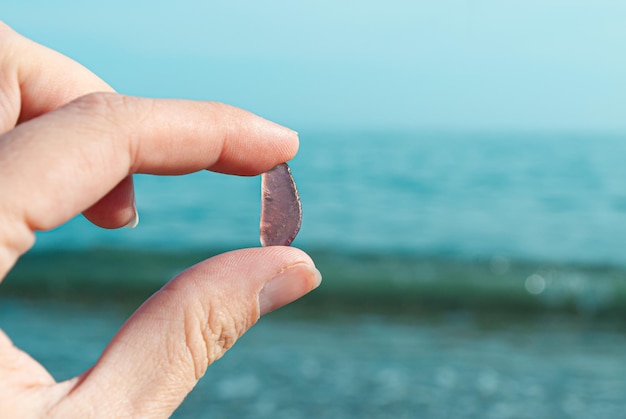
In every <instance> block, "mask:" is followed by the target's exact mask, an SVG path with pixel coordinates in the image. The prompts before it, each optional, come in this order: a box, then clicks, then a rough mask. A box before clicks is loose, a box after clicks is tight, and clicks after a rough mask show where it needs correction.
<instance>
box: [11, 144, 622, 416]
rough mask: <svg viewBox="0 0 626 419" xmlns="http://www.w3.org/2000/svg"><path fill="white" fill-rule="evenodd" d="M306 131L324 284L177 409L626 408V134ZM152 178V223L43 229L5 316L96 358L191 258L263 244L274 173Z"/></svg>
mask: <svg viewBox="0 0 626 419" xmlns="http://www.w3.org/2000/svg"><path fill="white" fill-rule="evenodd" d="M301 141H302V145H301V152H300V154H299V155H298V157H297V158H296V159H295V160H294V161H293V162H292V169H293V173H294V176H295V178H296V182H297V184H298V187H299V189H300V192H301V195H302V201H303V209H304V219H303V226H302V230H301V234H300V235H299V236H298V238H297V239H296V241H295V243H294V245H296V246H298V247H301V248H303V249H305V250H307V251H309V252H310V253H311V255H312V256H313V258H314V259H315V260H316V263H317V264H318V267H319V268H320V270H321V271H322V273H323V275H324V283H323V286H322V287H321V288H320V289H319V290H316V292H314V293H313V294H312V295H310V296H308V297H306V298H305V299H304V300H303V301H301V302H299V303H297V304H294V305H293V306H292V307H289V308H287V309H284V310H281V311H279V312H278V313H275V314H273V315H272V316H270V317H268V318H267V319H263V320H262V321H261V323H260V324H259V325H258V326H256V327H255V328H254V329H253V330H252V331H251V332H250V334H249V335H247V336H245V337H244V338H243V339H242V341H241V342H239V343H238V344H237V345H235V348H234V349H233V350H232V352H231V353H229V354H228V355H227V356H226V357H225V358H224V359H223V360H220V361H219V362H218V363H216V365H214V366H213V367H212V368H211V369H209V372H208V374H207V377H205V378H204V379H203V380H202V381H201V382H200V383H199V385H198V387H197V388H196V389H195V390H194V391H193V392H192V394H191V395H190V396H189V397H188V399H187V400H186V401H185V403H184V404H183V406H182V407H181V409H180V410H179V411H178V412H177V414H176V416H177V417H181V418H182V417H242V418H243V417H255V418H259V417H260V418H263V417H267V418H270V417H271V418H276V417H285V418H287V417H289V418H298V417H302V418H305V417H326V418H352V417H372V418H387V417H389V418H392V417H393V418H396V417H399V418H401V417H406V418H412V417H433V418H452V417H454V418H464V417H467V418H472V417H488V418H525V417H528V418H537V417H546V418H586V417H590V416H592V415H595V416H597V417H619V414H620V412H623V411H624V410H626V403H625V402H624V401H623V394H626V378H624V377H625V376H626V369H625V367H624V365H626V363H625V362H624V361H625V360H626V358H625V357H624V355H623V348H624V345H625V344H626V333H624V332H625V330H626V329H625V327H626V323H624V318H625V316H626V252H625V249H626V246H624V244H625V242H624V237H626V187H624V179H626V167H625V166H624V165H623V163H622V161H623V159H622V158H621V157H622V156H624V155H626V141H624V138H622V137H619V136H610V135H593V136H592V135H587V136H583V135H566V134H550V135H546V134H544V135H538V134H532V133H526V134H517V135H512V134H495V133H491V134H479V133H441V132H439V133H437V132H413V133H383V132H378V133H372V132H369V133H365V132H364V133H359V132H329V133H322V132H310V133H308V132H301ZM136 183H137V205H138V209H139V212H140V214H141V222H140V225H139V227H138V228H137V229H135V230H124V231H105V230H100V229H97V228H95V227H93V226H91V225H89V224H88V223H87V222H86V221H85V220H84V219H82V218H80V217H79V218H77V219H75V220H73V221H72V222H70V223H69V224H68V225H66V226H64V227H61V228H59V229H57V230H55V231H52V232H47V233H42V234H40V235H39V236H38V242H37V244H36V246H35V248H34V249H33V251H32V252H31V253H29V254H28V255H27V256H25V257H24V258H23V259H22V260H21V261H20V262H19V263H18V265H17V266H16V268H15V269H14V271H13V272H12V274H11V275H10V276H9V277H8V278H7V279H6V281H5V282H4V283H3V284H2V286H1V287H0V302H1V303H0V327H2V328H3V329H5V330H6V331H7V333H8V334H9V335H10V336H11V337H12V338H13V339H14V341H15V343H16V344H17V345H18V346H20V347H23V348H24V349H27V350H28V351H30V352H31V353H33V354H34V356H35V357H36V358H37V359H39V360H41V362H43V363H44V365H46V366H47V367H48V368H49V369H50V370H51V371H52V373H53V374H54V376H55V377H57V378H59V379H63V378H67V377H70V376H72V375H75V374H77V373H79V372H81V371H82V370H84V369H85V368H88V367H89V366H90V365H91V364H92V363H93V362H95V360H96V359H97V356H98V354H99V352H100V351H101V350H102V348H103V347H104V346H105V345H106V342H107V341H108V339H110V337H111V336H112V335H113V333H114V332H115V330H116V329H117V328H118V327H119V326H120V325H121V324H122V322H123V321H124V319H125V318H126V317H127V316H128V315H129V314H130V313H131V312H132V311H133V310H134V308H135V307H137V306H138V305H139V304H140V302H141V301H142V300H143V299H145V298H147V297H148V296H149V295H150V294H151V293H152V292H154V291H155V290H156V289H158V288H159V287H160V286H161V285H162V284H163V283H165V282H166V281H167V280H168V279H169V278H171V277H172V276H173V275H175V274H176V273H177V272H179V271H180V270H182V269H184V268H185V267H186V266H189V265H190V264H193V263H195V262H197V261H199V260H202V259H203V258H206V257H209V256H211V255H213V254H215V253H218V252H221V251H224V250H228V249H232V248H237V247H243V246H257V245H258V223H259V199H260V191H259V186H260V181H259V179H258V178H257V177H252V178H237V177H227V176H224V175H218V174H212V173H208V172H206V173H198V174H195V175H191V176H185V177H175V178H157V177H150V176H138V177H137V178H136ZM59 331H62V333H59ZM77 347H80V348H82V349H83V350H81V351H76V350H75V349H76V348H77Z"/></svg>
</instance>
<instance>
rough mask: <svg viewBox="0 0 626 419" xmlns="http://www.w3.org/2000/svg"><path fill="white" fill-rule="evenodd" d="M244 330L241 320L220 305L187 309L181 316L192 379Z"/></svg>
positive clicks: (222, 353) (220, 354) (216, 358)
mask: <svg viewBox="0 0 626 419" xmlns="http://www.w3.org/2000/svg"><path fill="white" fill-rule="evenodd" d="M244 330H245V326H244V325H243V322H242V321H240V320H238V317H237V316H235V315H234V313H232V312H231V311H229V310H228V309H225V308H224V306H222V305H210V306H208V307H207V306H202V307H199V308H198V309H191V310H188V313H187V314H186V316H185V345H186V347H187V352H188V353H189V356H190V358H191V361H192V363H193V368H194V374H195V379H196V380H198V379H200V377H202V376H203V375H204V373H205V371H206V369H207V367H208V366H209V365H211V364H212V363H213V362H214V361H216V360H218V359H219V358H221V357H222V355H224V353H225V352H226V351H228V349H230V348H231V347H232V346H233V345H234V344H235V342H236V341H237V339H238V338H239V337H240V336H241V334H242V333H243V331H244Z"/></svg>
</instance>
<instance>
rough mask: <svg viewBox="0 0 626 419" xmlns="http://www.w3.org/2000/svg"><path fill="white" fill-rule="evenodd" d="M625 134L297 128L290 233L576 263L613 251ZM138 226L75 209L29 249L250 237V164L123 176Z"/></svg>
mask: <svg viewBox="0 0 626 419" xmlns="http://www.w3.org/2000/svg"><path fill="white" fill-rule="evenodd" d="M624 155H626V138H625V136H619V135H613V136H611V135H574V134H571V135H568V134H534V133H523V134H496V133H487V134H480V133H441V132H408V133H394V132H389V133H386V132H376V133H372V132H366V133H359V132H328V133H321V132H313V133H307V132H302V133H301V148H300V153H299V154H298V156H297V157H296V158H295V159H294V161H293V162H292V168H293V173H294V176H295V178H296V182H297V184H298V187H299V190H300V193H301V195H302V201H303V209H304V220H303V226H302V230H301V233H300V235H299V236H298V238H297V241H296V243H295V245H298V246H300V247H303V248H309V249H311V248H316V249H331V250H333V251H335V250H341V251H356V252H363V251H367V252H382V253H394V252H404V253H410V254H417V255H428V256H434V255H445V256H464V257H493V256H502V257H507V258H512V259H531V260H539V261H561V262H576V263H581V262H583V263H601V264H602V263H611V264H620V265H623V264H624V263H626V252H625V251H624V244H626V241H625V238H626V186H625V185H624V179H626V165H624V164H623V156H624ZM136 183H137V205H138V209H139V212H140V214H141V225H140V227H139V228H138V229H136V230H134V231H121V232H120V231H113V232H111V231H104V230H99V229H96V228H90V227H87V224H88V223H87V222H86V221H84V220H81V219H77V220H76V221H74V222H72V223H70V224H69V225H68V226H65V227H62V228H60V229H58V230H57V231H54V232H52V233H46V234H42V235H41V236H40V237H39V243H38V245H37V246H38V249H42V250H45V249H51V248H59V247H63V248H82V247H84V246H108V245H110V244H115V245H124V246H130V247H135V246H136V247H141V248H159V249H166V250H167V249H169V250H172V249H180V248H194V249H203V248H215V247H240V246H255V245H258V234H257V233H258V231H257V230H258V222H259V201H260V192H259V183H260V180H259V178H258V177H254V178H237V177H230V176H225V175H219V174H212V173H208V172H207V173H198V174H195V175H190V176H184V177H178V178H176V177H175V178H163V177H152V176H137V177H136Z"/></svg>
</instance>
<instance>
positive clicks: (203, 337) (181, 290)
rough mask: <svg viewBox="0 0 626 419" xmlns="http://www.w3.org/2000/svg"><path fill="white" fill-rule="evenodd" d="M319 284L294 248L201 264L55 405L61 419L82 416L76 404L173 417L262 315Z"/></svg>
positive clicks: (172, 285)
mask: <svg viewBox="0 0 626 419" xmlns="http://www.w3.org/2000/svg"><path fill="white" fill-rule="evenodd" d="M320 281H321V276H320V273H319V272H318V271H317V269H315V267H314V264H313V261H312V260H311V259H310V258H309V257H308V256H307V255H306V254H305V253H304V252H302V251H300V250H298V249H295V248H290V247H265V248H257V249H244V250H237V251H233V252H229V253H224V254H222V255H219V256H216V257H213V258H211V259H209V260H206V261H204V262H201V263H199V264H197V265H195V266H193V267H191V268H189V269H188V270H186V271H185V272H183V273H182V274H180V275H179V276H178V277H176V278H175V279H173V280H172V281H170V282H169V283H168V284H167V285H166V286H165V287H163V288H162V289H161V290H160V291H158V292H157V293H156V294H154V295H153V296H152V297H151V298H150V299H149V300H148V301H146V302H145V303H144V304H143V305H142V306H141V307H140V308H139V309H138V310H137V311H136V312H135V313H134V314H133V315H132V316H131V318H130V319H129V320H128V321H127V322H126V324H124V326H123V327H122V328H121V329H120V331H119V332H118V333H117V335H116V336H115V337H114V338H113V340H112V341H111V342H110V344H109V346H108V347H107V348H106V349H105V351H104V353H103V354H102V356H101V358H100V359H99V360H98V362H97V364H96V365H95V366H94V367H93V368H91V369H90V370H89V371H87V372H86V373H84V374H83V375H82V376H80V377H77V378H75V379H74V380H75V384H74V385H73V386H68V387H71V389H70V390H69V392H68V395H67V397H66V398H65V400H64V401H63V402H61V403H59V404H58V405H57V406H56V408H58V409H60V412H59V413H61V415H60V416H61V417H64V415H63V414H62V413H65V412H64V408H67V409H71V410H68V412H71V413H73V414H74V415H75V414H76V413H77V406H78V408H79V409H80V410H84V412H86V413H88V414H89V413H91V414H93V413H96V415H97V416H108V417H128V416H138V417H154V416H159V417H161V416H168V415H170V414H171V413H172V412H173V411H174V410H175V409H176V408H177V407H178V406H179V405H180V403H181V402H182V401H183V399H184V398H185V396H186V395H187V394H188V393H189V392H190V391H191V389H192V388H193V387H194V386H195V384H196V382H197V381H198V380H199V379H200V377H202V375H204V372H205V370H206V368H207V367H208V366H209V365H210V364H211V363H212V362H213V361H215V360H217V359H219V358H220V357H221V356H222V355H223V354H224V353H225V352H226V351H227V350H228V349H229V348H230V347H231V346H232V345H233V344H234V343H235V341H236V340H237V339H238V338H239V337H240V336H241V335H242V334H243V333H244V332H246V330H248V329H249V328H250V327H251V326H252V325H253V324H254V323H255V322H256V321H257V319H258V318H259V316H260V315H263V314H265V313H267V312H269V311H272V310H274V309H276V308H278V307H281V306H283V305H285V304H288V303H289V302H291V301H293V300H295V299H297V298H299V297H301V296H303V295H304V294H306V293H307V292H309V291H311V290H312V289H314V288H315V287H317V286H318V285H319V283H320ZM104 395H106V396H104ZM103 396H104V397H106V398H108V399H109V400H103ZM94 409H105V411H98V412H94ZM80 410H79V411H80Z"/></svg>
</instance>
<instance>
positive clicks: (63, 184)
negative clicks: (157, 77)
mask: <svg viewBox="0 0 626 419" xmlns="http://www.w3.org/2000/svg"><path fill="white" fill-rule="evenodd" d="M297 149H298V137H297V134H296V133H295V132H293V131H291V130H289V129H287V128H284V127H281V126H279V125H276V124H274V123H272V122H269V121H267V120H265V119H262V118H260V117H258V116H255V115H253V114H251V113H248V112H246V111H243V110H241V109H237V108H234V107H230V106H227V105H223V104H219V103H211V102H197V101H184V100H155V99H141V98H135V97H127V96H122V95H118V94H117V93H115V92H113V89H112V88H111V87H109V86H108V85H107V84H106V83H105V82H104V81H102V80H101V79H99V78H98V77H97V76H95V75H94V74H93V73H91V72H90V71H88V70H87V69H85V68H84V67H82V66H81V65H80V64H78V63H76V62H74V61H72V60H71V59H69V58H67V57H65V56H63V55H61V54H58V53H56V52H54V51H52V50H50V49H47V48H45V47H43V46H41V45H39V44H36V43H34V42H32V41H30V40H28V39H26V38H24V37H22V36H21V35H19V34H17V33H16V32H14V31H13V30H12V29H11V28H9V27H8V26H6V25H5V24H3V23H2V22H0V279H1V278H4V277H5V276H6V274H7V273H8V272H9V270H10V269H11V268H12V267H13V265H14V264H15V262H16V261H17V259H18V258H19V257H20V256H21V255H22V254H24V253H25V252H26V251H28V249H30V248H31V247H32V245H33V244H34V240H35V238H34V237H35V236H34V233H35V232H36V231H44V230H49V229H51V228H54V227H56V226H59V225H61V224H63V223H64V222H66V221H68V220H69V219H71V218H72V217H74V216H76V215H78V214H80V213H82V214H83V215H84V216H85V217H86V218H87V219H89V220H90V221H91V222H92V223H94V224H96V225H98V226H100V227H103V228H119V227H122V226H125V225H129V224H130V225H132V224H134V220H135V219H136V214H137V213H136V206H135V199H134V192H133V182H132V177H131V175H132V174H133V173H149V174H156V175H174V174H176V175H178V174H186V173H191V172H195V171H200V170H205V169H209V170H212V171H217V172H221V173H228V174H236V175H255V174H260V173H263V172H265V171H267V170H268V169H270V168H272V167H273V166H275V165H276V164H278V163H282V162H285V161H287V160H289V159H291V158H292V157H293V156H294V155H295V153H296V152H297ZM85 280H89V279H88V278H85ZM320 280H321V276H320V274H319V272H318V271H317V269H316V268H315V265H314V263H313V261H312V260H311V258H310V257H309V256H308V255H306V254H305V253H304V252H302V251H300V250H298V249H295V248H289V247H279V246H276V247H267V248H255V249H240V250H236V251H232V252H228V253H224V254H222V255H219V256H216V257H213V258H211V259H208V260H205V261H203V262H201V263H199V264H197V265H195V266H193V267H190V268H189V269H187V270H186V271H185V272H183V273H181V274H180V275H178V276H177V277H176V278H174V279H172V280H171V281H170V282H169V283H167V284H166V285H165V286H164V287H163V288H162V289H161V290H160V291H159V292H157V293H156V294H155V295H153V296H152V297H151V298H150V299H148V300H147V301H146V302H145V303H144V304H143V305H142V306H141V307H140V308H139V309H138V310H137V311H136V312H135V313H134V314H133V315H132V316H131V317H130V318H129V319H128V320H127V322H126V323H125V324H124V326H123V327H122V328H121V329H120V330H119V331H118V333H117V334H116V335H115V337H114V338H113V339H112V340H111V342H110V343H109V344H108V346H107V347H106V349H105V350H104V352H103V353H102V355H101V357H100V358H99V359H98V360H94V362H95V364H94V366H93V367H92V368H90V369H89V370H87V371H85V372H84V373H83V374H81V375H80V376H77V377H75V378H73V379H70V380H67V381H63V382H56V381H55V380H54V379H53V377H51V376H50V374H49V373H48V372H47V371H46V370H45V368H44V367H43V366H42V365H40V364H39V363H38V362H37V361H35V360H34V359H32V358H31V357H30V356H29V355H28V354H26V353H25V352H23V351H21V350H20V349H18V348H17V347H15V346H14V345H13V343H12V342H11V340H10V339H9V337H8V336H6V334H4V333H3V332H2V331H1V330H0V412H2V414H3V415H4V416H6V417H19V418H31V417H42V416H45V417H60V418H68V417H107V418H109V417H167V416H169V415H170V414H171V413H172V412H173V411H174V410H175V409H176V408H177V407H178V406H179V405H180V403H181V402H182V400H183V399H184V397H185V396H186V395H187V394H188V393H189V391H191V389H192V388H193V387H194V385H195V384H196V382H197V381H198V380H199V379H200V378H201V377H202V375H203V374H204V372H205V370H206V369H207V367H208V366H209V365H210V364H211V363H212V362H214V361H215V360H217V359H218V358H220V357H221V356H222V355H223V354H224V352H225V351H227V350H228V349H229V348H230V347H231V346H232V345H233V344H234V343H235V341H236V340H237V339H238V338H239V337H240V336H241V335H242V334H243V333H244V332H245V331H246V330H247V329H248V328H250V327H251V326H252V325H253V324H254V323H255V322H256V321H257V320H258V318H259V317H260V316H261V315H263V314H265V313H267V312H270V311H272V310H275V309H277V308H279V307H281V306H283V305H285V304H288V303H289V302H291V301H293V300H295V299H297V298H299V297H301V296H302V295H304V294H306V293H307V292H309V291H311V290H312V289H314V288H315V287H317V286H318V285H319V283H320ZM0 292H2V287H1V285H0ZM58 327H59V333H63V325H62V324H60V325H58ZM77 349H79V348H77ZM207 409H210V406H207Z"/></svg>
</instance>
